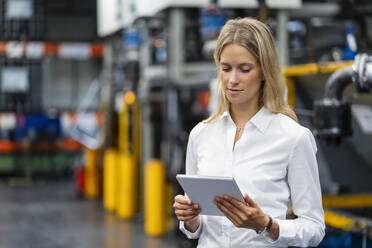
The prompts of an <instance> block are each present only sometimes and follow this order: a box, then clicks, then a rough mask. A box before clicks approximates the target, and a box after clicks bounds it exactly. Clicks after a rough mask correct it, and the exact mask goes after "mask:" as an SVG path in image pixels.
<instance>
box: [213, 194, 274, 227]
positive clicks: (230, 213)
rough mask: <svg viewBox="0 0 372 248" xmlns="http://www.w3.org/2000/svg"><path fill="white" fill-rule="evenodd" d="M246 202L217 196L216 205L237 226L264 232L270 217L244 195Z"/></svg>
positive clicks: (226, 196)
mask: <svg viewBox="0 0 372 248" xmlns="http://www.w3.org/2000/svg"><path fill="white" fill-rule="evenodd" d="M244 200H245V203H244V202H241V201H239V200H237V199H235V198H234V197H232V196H230V195H224V196H223V197H220V196H216V197H215V198H214V204H216V206H217V207H218V208H219V209H220V210H221V211H222V212H223V213H224V214H225V216H226V217H227V218H228V219H229V220H230V221H231V222H232V223H233V224H234V225H235V226H236V227H244V228H249V229H254V230H256V231H257V230H263V229H265V227H266V226H267V224H268V223H269V217H268V216H267V215H266V214H265V213H264V212H263V211H262V210H261V208H260V207H259V206H258V205H257V204H256V203H255V202H254V201H253V200H252V199H251V198H250V197H249V196H248V195H247V194H244Z"/></svg>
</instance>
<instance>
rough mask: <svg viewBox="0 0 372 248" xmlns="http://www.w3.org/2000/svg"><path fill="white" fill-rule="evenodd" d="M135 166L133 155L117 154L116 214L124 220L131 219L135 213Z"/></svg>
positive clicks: (136, 190)
mask: <svg viewBox="0 0 372 248" xmlns="http://www.w3.org/2000/svg"><path fill="white" fill-rule="evenodd" d="M136 174H137V166H135V164H134V158H133V155H131V154H128V153H120V154H119V171H118V181H119V184H118V191H117V194H118V198H117V207H116V213H117V214H118V215H119V216H120V217H121V218H124V219H131V218H133V217H134V215H135V214H136V212H137V209H138V207H137V200H136V198H137V192H138V189H137V180H138V179H137V177H136Z"/></svg>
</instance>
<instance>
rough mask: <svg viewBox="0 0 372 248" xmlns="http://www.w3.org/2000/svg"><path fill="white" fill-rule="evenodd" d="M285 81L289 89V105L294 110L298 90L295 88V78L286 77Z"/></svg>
mask: <svg viewBox="0 0 372 248" xmlns="http://www.w3.org/2000/svg"><path fill="white" fill-rule="evenodd" d="M284 79H285V83H286V85H287V89H288V105H289V106H291V107H292V109H294V107H295V99H296V96H295V95H296V92H295V90H296V88H295V83H294V80H293V78H291V77H288V76H286V77H284Z"/></svg>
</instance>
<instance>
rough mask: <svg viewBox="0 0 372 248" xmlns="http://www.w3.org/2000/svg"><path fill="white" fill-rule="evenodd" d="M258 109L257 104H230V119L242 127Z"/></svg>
mask: <svg viewBox="0 0 372 248" xmlns="http://www.w3.org/2000/svg"><path fill="white" fill-rule="evenodd" d="M259 110H260V106H258V104H254V105H250V106H248V107H247V105H245V106H238V105H230V115H231V119H232V120H233V121H234V123H235V125H236V126H237V127H244V126H245V124H246V123H247V122H248V121H249V120H250V119H251V118H252V117H253V116H254V115H255V114H256V113H257V112H258V111H259Z"/></svg>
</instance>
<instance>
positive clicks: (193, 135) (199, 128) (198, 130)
mask: <svg viewBox="0 0 372 248" xmlns="http://www.w3.org/2000/svg"><path fill="white" fill-rule="evenodd" d="M208 125H209V123H203V122H199V123H198V124H197V125H196V126H195V127H194V128H193V129H191V132H190V136H189V140H191V139H198V137H200V135H201V134H202V133H203V131H204V130H205V129H206V127H207V126H208Z"/></svg>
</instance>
